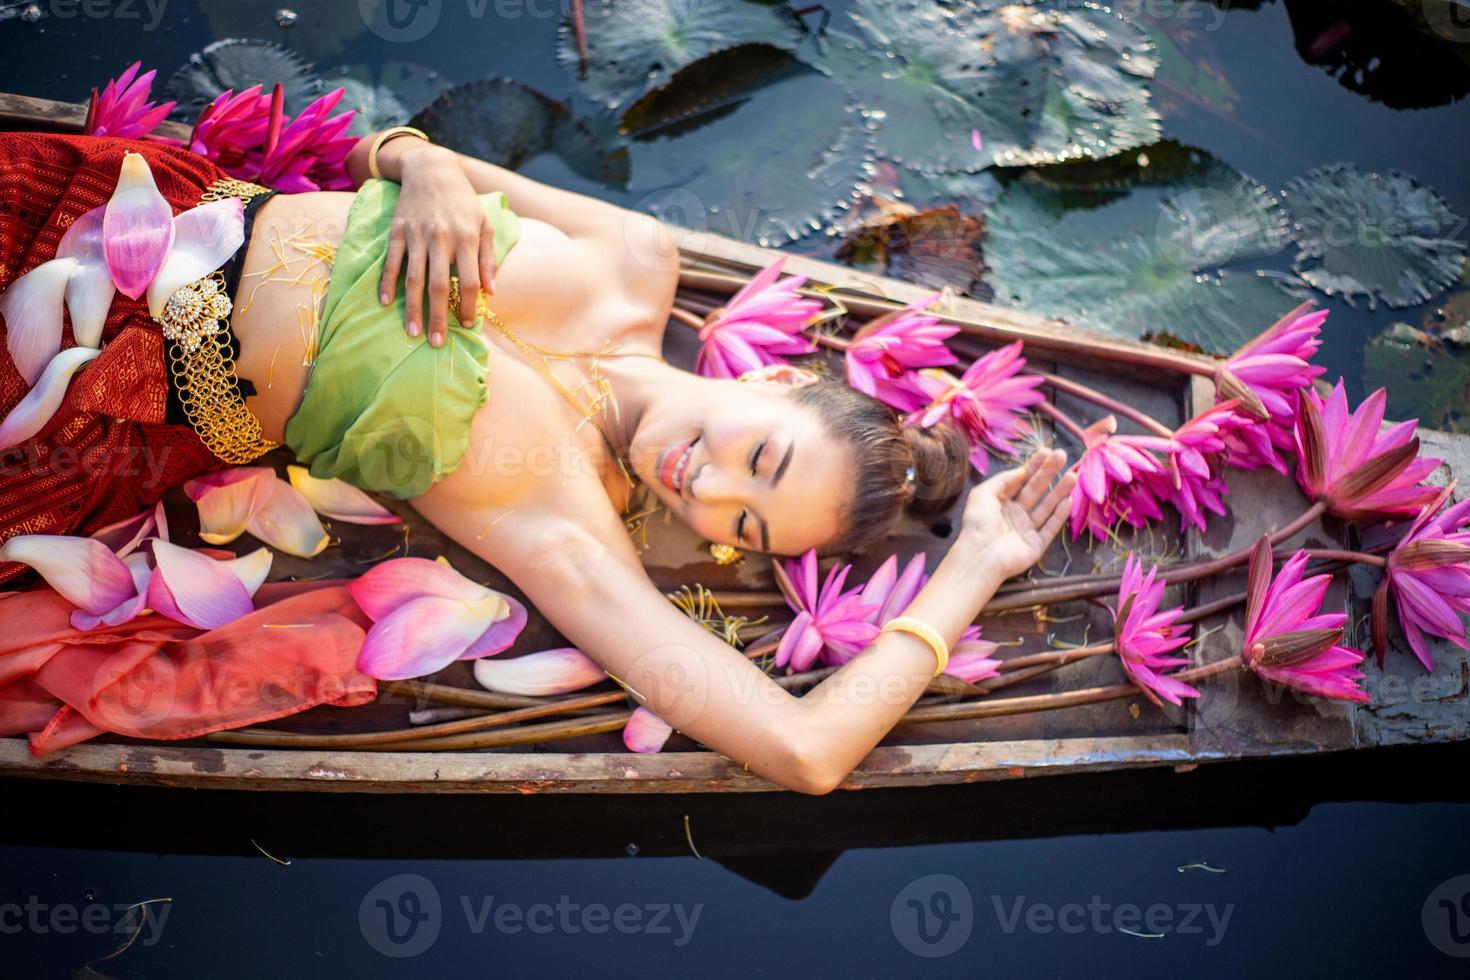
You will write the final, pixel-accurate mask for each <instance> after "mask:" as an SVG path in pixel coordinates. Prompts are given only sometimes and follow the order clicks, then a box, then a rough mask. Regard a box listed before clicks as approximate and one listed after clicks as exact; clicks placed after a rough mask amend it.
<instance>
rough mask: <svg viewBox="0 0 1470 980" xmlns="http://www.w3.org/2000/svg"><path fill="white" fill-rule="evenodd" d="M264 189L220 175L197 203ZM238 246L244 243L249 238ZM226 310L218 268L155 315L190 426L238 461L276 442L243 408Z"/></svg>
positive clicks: (212, 449) (211, 445) (229, 309)
mask: <svg viewBox="0 0 1470 980" xmlns="http://www.w3.org/2000/svg"><path fill="white" fill-rule="evenodd" d="M269 190H270V188H267V187H262V186H260V185H259V184H252V183H250V182H249V181H244V180H236V179H234V178H232V177H222V178H220V179H219V180H216V181H215V182H214V183H212V184H210V185H209V187H208V188H206V189H205V191H204V193H203V194H202V195H200V198H199V203H200V204H204V203H207V202H209V201H218V200H222V199H224V198H227V197H240V198H251V197H255V196H257V195H259V194H265V193H267V192H269ZM240 247H241V248H248V247H249V243H248V242H246V243H245V244H243V245H241V246H240ZM232 309H233V304H232V303H231V301H230V296H229V292H228V290H227V289H226V286H225V277H224V273H222V272H220V271H218V270H216V271H214V272H211V273H210V274H209V275H207V276H205V277H204V278H202V279H196V280H195V281H193V282H191V283H188V284H186V285H183V286H180V287H179V288H178V289H176V290H174V291H173V293H171V294H170V295H169V298H168V302H167V303H166V304H165V305H164V309H163V314H162V316H160V317H158V318H157V320H158V323H159V325H160V326H162V327H163V335H164V337H165V338H167V340H168V366H169V373H170V374H171V375H172V376H173V381H174V390H175V392H177V394H178V398H179V404H180V405H182V406H183V409H184V415H185V416H186V417H187V418H188V420H189V425H190V427H191V428H193V429H194V431H195V432H196V433H198V434H199V439H200V441H201V442H203V443H204V445H205V447H206V448H207V449H208V450H209V451H210V452H211V453H213V454H214V455H215V456H216V457H218V458H219V459H221V460H223V461H224V462H226V463H235V464H239V463H249V462H251V461H252V460H254V459H256V458H257V457H259V456H261V455H263V454H264V453H267V452H269V451H270V450H272V449H275V448H276V447H277V446H278V445H280V444H279V443H276V442H272V441H271V440H269V439H267V438H265V436H264V435H263V430H262V428H261V425H260V419H258V418H256V417H255V413H253V412H251V411H250V409H249V408H247V407H246V405H245V398H244V396H243V395H241V393H240V379H239V377H238V376H237V375H236V374H235V357H234V353H233V352H232V351H231V349H230V332H229V331H230V313H231V312H232Z"/></svg>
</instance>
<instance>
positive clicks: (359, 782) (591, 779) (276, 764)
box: [0, 735, 1199, 794]
mask: <svg viewBox="0 0 1470 980" xmlns="http://www.w3.org/2000/svg"><path fill="white" fill-rule="evenodd" d="M1196 761H1199V760H1198V759H1197V758H1196V757H1194V756H1192V755H1191V754H1190V752H1189V745H1188V739H1187V737H1185V736H1183V735H1167V736H1146V737H1125V738H1077V739H1028V740H1025V741H1015V742H975V743H957V744H955V743H952V744H938V745H919V746H903V747H880V748H877V749H874V750H873V752H871V753H870V754H869V755H868V757H867V758H865V759H864V760H863V761H862V763H861V764H859V766H858V767H857V768H856V769H854V770H853V772H852V774H851V775H850V776H849V777H848V779H847V781H846V782H844V783H843V785H842V787H841V788H842V789H869V788H876V787H881V786H924V785H938V784H942V783H968V782H980V781H987V780H997V779H1012V778H1017V777H1021V776H1031V775H1052V774H1059V773H1067V772H1081V771H1100V770H1108V769H1123V768H1138V767H1142V766H1157V765H1187V764H1191V763H1194V762H1196ZM0 776H26V777H49V778H58V779H70V780H80V781H84V782H104V783H128V784H142V785H153V786H183V787H192V788H198V789H203V788H216V789H249V790H291V791H297V790H324V791H336V792H359V793H403V792H414V793H523V794H529V793H591V792H597V793H608V792H612V793H650V792H652V793H692V792H713V791H717V792H773V791H780V789H781V788H780V787H779V786H777V785H775V784H773V783H770V782H768V781H766V780H765V779H762V778H760V777H759V776H755V775H753V774H751V773H748V772H745V771H744V770H742V769H741V767H740V766H737V765H736V764H735V763H733V762H731V761H730V760H729V759H726V758H725V757H724V756H722V755H719V754H717V753H714V752H663V753H659V754H657V755H640V754H637V753H631V752H623V753H611V752H610V753H596V754H590V753H575V754H573V753H551V752H547V753H501V752H478V753H476V752H467V753H450V752H445V753H405V754H403V755H392V756H390V755H384V754H380V753H370V752H296V751H270V750H258V749H221V748H214V747H198V746H166V745H151V744H144V743H125V744H124V743H96V742H84V743H82V744H80V745H76V746H73V747H71V748H69V749H62V750H59V751H57V752H53V753H50V754H48V755H46V756H43V757H41V758H39V759H38V758H36V757H34V756H32V755H31V754H30V751H29V749H28V748H27V743H26V741H25V740H24V739H17V738H5V739H0Z"/></svg>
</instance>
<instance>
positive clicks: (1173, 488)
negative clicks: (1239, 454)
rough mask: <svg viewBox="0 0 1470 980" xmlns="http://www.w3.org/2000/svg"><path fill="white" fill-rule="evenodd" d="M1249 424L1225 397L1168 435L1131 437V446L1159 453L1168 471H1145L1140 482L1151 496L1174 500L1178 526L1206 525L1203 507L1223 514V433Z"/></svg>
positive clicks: (1169, 500) (1225, 443)
mask: <svg viewBox="0 0 1470 980" xmlns="http://www.w3.org/2000/svg"><path fill="white" fill-rule="evenodd" d="M1250 424H1251V421H1250V420H1248V419H1246V418H1244V417H1242V416H1240V415H1238V414H1237V413H1236V412H1235V403H1234V402H1226V403H1224V404H1222V405H1217V406H1216V407H1214V408H1210V409H1207V410H1205V411H1204V412H1202V413H1200V414H1199V415H1196V416H1195V417H1194V418H1192V419H1190V420H1189V421H1188V422H1185V423H1184V424H1183V425H1181V426H1180V427H1179V428H1178V429H1176V430H1174V434H1173V436H1171V437H1169V438H1164V437H1161V436H1138V437H1133V439H1132V444H1133V445H1134V446H1135V447H1138V448H1144V449H1153V450H1155V451H1157V452H1159V453H1161V454H1162V455H1163V457H1164V462H1165V465H1166V466H1167V468H1168V469H1167V472H1166V473H1164V474H1162V475H1160V474H1144V476H1143V484H1144V485H1145V486H1147V487H1148V488H1149V490H1150V491H1151V492H1152V493H1153V494H1154V495H1155V496H1157V497H1158V498H1160V499H1162V500H1166V501H1168V502H1169V503H1170V504H1173V506H1174V509H1175V510H1177V511H1178V512H1179V518H1180V523H1179V529H1180V530H1181V531H1182V530H1184V529H1185V528H1187V527H1188V526H1189V525H1191V524H1193V525H1194V526H1196V527H1198V528H1199V529H1200V530H1201V531H1203V530H1205V514H1204V512H1205V511H1207V510H1208V511H1211V512H1213V513H1215V514H1220V515H1224V514H1225V504H1224V502H1223V498H1224V496H1225V494H1226V493H1227V491H1226V489H1225V481H1224V480H1222V479H1221V478H1220V470H1221V468H1222V466H1223V463H1224V455H1225V453H1226V452H1227V450H1228V444H1227V442H1226V436H1227V435H1228V434H1229V433H1231V432H1234V431H1236V430H1237V429H1239V428H1240V427H1242V426H1248V425H1250Z"/></svg>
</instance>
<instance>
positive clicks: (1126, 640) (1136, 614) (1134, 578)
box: [1113, 552, 1199, 705]
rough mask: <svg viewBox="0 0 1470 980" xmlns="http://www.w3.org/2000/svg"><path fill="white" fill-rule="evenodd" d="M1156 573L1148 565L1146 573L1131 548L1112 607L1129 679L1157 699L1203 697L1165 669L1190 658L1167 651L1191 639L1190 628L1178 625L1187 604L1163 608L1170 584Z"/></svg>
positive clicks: (1185, 662)
mask: <svg viewBox="0 0 1470 980" xmlns="http://www.w3.org/2000/svg"><path fill="white" fill-rule="evenodd" d="M1157 575H1158V569H1157V568H1150V569H1149V570H1148V575H1146V576H1145V575H1144V574H1143V565H1142V563H1140V562H1139V561H1138V560H1137V559H1136V558H1134V557H1133V553H1132V552H1129V553H1128V559H1127V561H1126V562H1124V564H1123V580H1122V582H1121V583H1120V584H1119V586H1118V608H1117V609H1115V610H1114V611H1113V630H1114V637H1115V642H1116V645H1117V648H1118V658H1119V659H1120V660H1122V661H1123V670H1124V671H1126V672H1127V674H1128V679H1129V680H1131V681H1132V682H1133V683H1134V684H1136V685H1138V687H1139V689H1140V690H1142V691H1143V693H1144V694H1145V695H1147V697H1148V699H1149V700H1150V701H1152V702H1153V703H1154V704H1159V698H1161V697H1162V698H1163V699H1164V700H1165V701H1168V702H1169V703H1170V704H1176V705H1177V704H1180V703H1181V702H1180V700H1179V699H1180V698H1197V697H1199V691H1197V690H1195V689H1194V688H1193V687H1190V686H1189V685H1188V684H1186V683H1184V682H1183V681H1177V680H1174V679H1173V678H1172V677H1169V676H1168V675H1167V673H1166V671H1168V670H1170V669H1172V668H1177V667H1182V666H1184V665H1186V664H1188V663H1190V660H1189V658H1188V657H1170V656H1166V654H1168V653H1170V652H1171V651H1174V650H1177V649H1179V648H1180V647H1182V646H1184V645H1185V644H1186V643H1188V642H1189V630H1190V627H1188V626H1180V625H1177V624H1176V620H1178V619H1179V616H1180V614H1181V613H1182V612H1183V611H1184V610H1183V607H1175V608H1173V609H1166V610H1164V611H1163V612H1160V611H1159V603H1160V602H1161V601H1162V600H1163V598H1164V587H1165V584H1166V583H1164V582H1163V581H1162V580H1158V579H1157V578H1156V576H1157Z"/></svg>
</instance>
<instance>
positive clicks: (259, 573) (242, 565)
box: [220, 548, 275, 596]
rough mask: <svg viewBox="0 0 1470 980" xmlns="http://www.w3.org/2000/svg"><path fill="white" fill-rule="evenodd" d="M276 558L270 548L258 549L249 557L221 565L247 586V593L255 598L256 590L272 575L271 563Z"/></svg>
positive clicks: (235, 559)
mask: <svg viewBox="0 0 1470 980" xmlns="http://www.w3.org/2000/svg"><path fill="white" fill-rule="evenodd" d="M274 557H275V556H274V555H272V554H271V550H270V549H269V548H256V549H255V550H254V551H252V552H250V554H248V555H241V556H240V557H239V558H232V559H229V560H228V561H222V562H220V564H221V565H223V566H225V567H226V568H228V569H229V570H230V571H231V572H234V573H235V577H236V578H238V579H239V580H240V584H241V585H243V586H245V591H246V592H249V593H250V594H251V596H254V595H255V590H256V589H258V588H260V586H261V583H263V582H264V581H265V578H266V576H267V575H269V574H270V573H271V561H272V559H273V558H274Z"/></svg>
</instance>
